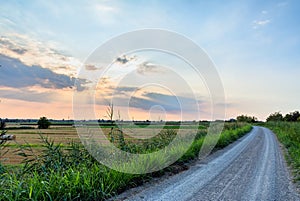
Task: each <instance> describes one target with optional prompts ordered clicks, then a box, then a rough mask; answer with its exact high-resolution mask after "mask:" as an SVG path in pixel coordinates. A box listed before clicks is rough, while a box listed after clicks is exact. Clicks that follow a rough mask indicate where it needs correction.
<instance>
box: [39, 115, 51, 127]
mask: <svg viewBox="0 0 300 201" xmlns="http://www.w3.org/2000/svg"><path fill="white" fill-rule="evenodd" d="M37 124H38V128H39V129H47V128H49V126H50V124H51V123H50V121H49V120H48V119H47V118H46V117H41V118H40V119H39V120H38V122H37Z"/></svg>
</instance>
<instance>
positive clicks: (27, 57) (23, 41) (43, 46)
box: [0, 34, 81, 76]
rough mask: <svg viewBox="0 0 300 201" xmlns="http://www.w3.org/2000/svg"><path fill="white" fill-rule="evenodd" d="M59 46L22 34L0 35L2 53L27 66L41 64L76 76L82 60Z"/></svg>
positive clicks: (60, 72) (61, 72)
mask: <svg viewBox="0 0 300 201" xmlns="http://www.w3.org/2000/svg"><path fill="white" fill-rule="evenodd" d="M57 47H58V45H57V44H55V43H53V42H52V43H51V42H47V43H44V42H41V41H38V40H35V39H33V38H30V37H28V36H26V35H21V34H11V35H7V36H1V37H0V52H1V54H3V55H5V56H8V57H11V58H14V59H18V60H20V61H21V62H22V63H24V64H25V65H27V66H40V67H43V68H49V69H50V70H52V71H54V72H55V73H59V74H65V75H69V76H75V74H76V71H77V67H79V66H81V62H80V61H79V60H77V59H75V58H74V57H71V56H68V55H66V54H65V53H63V52H61V51H60V50H58V48H57Z"/></svg>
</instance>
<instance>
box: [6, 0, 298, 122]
mask: <svg viewBox="0 0 300 201" xmlns="http://www.w3.org/2000/svg"><path fill="white" fill-rule="evenodd" d="M0 1H1V7H0V65H1V66H0V100H1V102H0V117H1V118H39V117H41V116H46V117H48V118H54V119H73V118H82V119H91V118H92V119H93V118H100V119H105V118H107V117H106V108H107V105H108V104H109V103H110V102H112V101H113V103H114V107H115V111H118V113H119V115H117V114H116V112H115V114H116V115H115V116H116V117H115V118H120V119H124V120H128V119H135V120H145V119H150V120H193V119H195V120H198V119H209V120H210V119H213V117H212V111H213V109H212V103H211V97H210V95H211V91H210V89H209V87H207V85H206V82H205V80H201V79H197V76H195V75H194V73H193V72H192V71H191V70H189V69H191V66H190V65H189V64H188V63H185V62H184V61H183V60H182V59H180V58H179V57H176V56H174V55H172V54H169V53H166V52H160V51H146V50H144V51H136V52H131V53H122V52H121V53H120V55H119V56H118V57H116V58H115V59H114V60H112V61H111V65H110V66H101V62H100V63H97V64H96V63H87V61H88V58H89V56H90V55H92V54H93V53H94V52H95V50H96V49H97V48H98V47H100V46H101V45H102V44H103V43H105V42H107V41H109V40H111V39H113V38H114V37H116V36H119V35H121V34H124V33H127V32H130V31H135V30H140V29H148V28H154V29H163V30H169V31H172V32H175V33H178V34H180V35H183V36H185V37H186V38H188V39H190V40H192V41H193V42H194V43H196V44H197V45H198V46H199V47H201V48H202V49H203V50H204V51H205V52H206V54H207V55H208V56H209V58H210V59H211V60H212V62H213V63H214V64H215V68H216V70H217V73H218V75H219V77H220V79H221V81H222V84H223V88H224V94H225V103H220V104H222V105H224V106H225V107H226V115H225V118H226V119H229V118H235V117H236V116H238V115H240V114H247V115H251V116H256V117H258V119H260V120H265V119H266V118H267V117H268V115H269V114H270V113H273V112H277V111H280V112H281V113H283V114H286V113H288V112H291V111H295V110H300V106H299V101H298V100H299V99H300V93H299V92H300V84H297V83H298V82H299V81H298V80H299V76H300V66H299V64H300V56H299V55H300V26H299V21H300V14H299V13H300V2H299V1H297V0H286V1H285V0H278V1H277V0H273V1H255V0H254V1H252V0H251V1H250V0H247V1H245V0H241V1H230V0H229V1H226V2H223V1H214V0H213V1H202V0H198V1H196V0H194V1H193V0H188V1H183V0H182V1H179V0H177V1H176V0H175V1H174V0H172V1H171V0H166V1H160V0H156V1H153V0H147V1H146V0H141V1H135V0H128V1H125V0H123V1H114V0H112V1H108V0H102V1H101V0H98V1H96V0H91V1H76V0H75V1H72V3H70V1H21V0H20V1H4V0H0ZM132 43H134V41H132ZM103 68H105V69H106V71H103ZM82 69H85V70H87V71H91V72H92V73H91V75H92V76H91V77H92V78H90V77H89V78H85V77H79V76H78V75H79V74H80V72H81V70H82ZM100 71H101V72H105V73H104V74H101V76H99V75H98V73H99V72H100ZM97 72H98V73H97ZM75 80H76V82H75ZM91 80H92V81H91ZM95 80H96V85H95V86H96V87H94V88H91V82H95ZM91 90H93V91H91ZM74 92H75V93H79V94H81V95H80V97H82V99H81V100H83V102H84V104H85V105H86V106H87V107H89V106H92V107H93V108H94V110H95V111H94V114H93V115H90V114H82V116H80V115H79V116H76V117H75V116H74V113H73V106H74V104H73V101H74V100H73V99H74ZM89 93H93V95H94V96H93V97H94V99H93V100H90V99H88V98H87V97H85V98H84V96H85V95H86V94H89ZM86 99H88V100H86ZM75 102H76V101H75ZM82 104H83V103H82ZM217 104H218V103H217ZM81 106H82V107H81V108H82V111H84V108H85V107H84V106H83V105H81ZM83 113H84V112H83ZM183 113H184V114H183Z"/></svg>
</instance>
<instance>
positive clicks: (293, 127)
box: [265, 122, 300, 182]
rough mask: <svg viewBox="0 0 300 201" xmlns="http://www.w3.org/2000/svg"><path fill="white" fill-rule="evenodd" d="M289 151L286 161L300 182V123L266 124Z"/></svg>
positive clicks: (296, 179)
mask: <svg viewBox="0 0 300 201" xmlns="http://www.w3.org/2000/svg"><path fill="white" fill-rule="evenodd" d="M265 126H267V127H268V128H270V129H271V130H272V131H273V132H274V133H275V134H276V136H277V138H278V140H279V141H280V142H281V143H282V144H283V145H284V146H285V148H286V150H287V154H286V160H287V162H288V164H289V165H290V166H291V167H292V169H293V174H294V176H295V181H296V182H300V122H269V123H266V125H265Z"/></svg>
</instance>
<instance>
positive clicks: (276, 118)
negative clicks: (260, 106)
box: [267, 111, 300, 122]
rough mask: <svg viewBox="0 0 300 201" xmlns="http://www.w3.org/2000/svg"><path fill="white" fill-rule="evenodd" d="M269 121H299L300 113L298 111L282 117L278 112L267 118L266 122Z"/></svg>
mask: <svg viewBox="0 0 300 201" xmlns="http://www.w3.org/2000/svg"><path fill="white" fill-rule="evenodd" d="M269 121H288V122H296V121H300V113H299V111H294V112H290V113H288V114H286V115H285V116H283V115H282V114H281V113H280V112H275V113H272V114H270V115H269V116H268V118H267V122H269Z"/></svg>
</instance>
